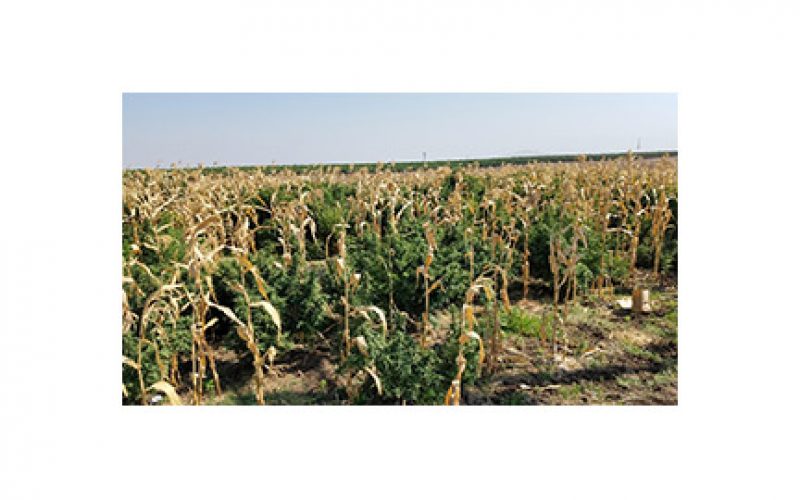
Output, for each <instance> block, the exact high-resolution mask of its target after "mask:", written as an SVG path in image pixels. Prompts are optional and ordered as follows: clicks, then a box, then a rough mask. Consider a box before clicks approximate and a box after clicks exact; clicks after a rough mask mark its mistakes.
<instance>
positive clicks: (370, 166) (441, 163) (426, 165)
mask: <svg viewBox="0 0 800 500" xmlns="http://www.w3.org/2000/svg"><path fill="white" fill-rule="evenodd" d="M627 154H628V153H627V152H622V153H592V154H585V155H583V156H585V157H586V159H587V160H591V161H597V160H603V159H607V160H608V159H613V158H619V157H621V156H625V155H627ZM635 156H636V157H637V158H659V157H662V156H669V157H675V156H678V152H677V151H646V152H637V153H635ZM580 157H581V155H577V154H574V155H538V156H508V157H501V158H475V159H460V160H436V161H427V162H423V161H410V162H408V161H407V162H389V163H382V164H381V165H382V166H383V168H385V169H389V170H395V171H400V172H402V171H406V170H427V169H435V168H439V167H445V166H450V167H459V166H461V167H463V166H468V165H475V164H477V165H479V166H481V167H497V166H500V165H503V164H512V165H519V164H526V163H532V162H572V161H576V160H578V158H580ZM378 165H379V164H378V163H349V164H348V163H318V164H307V165H237V167H238V168H244V169H261V170H264V171H266V172H272V171H277V170H285V169H291V170H294V171H297V172H303V171H307V170H312V169H315V168H320V167H326V166H337V167H339V168H340V169H341V170H342V172H351V171H355V170H362V169H364V168H366V169H367V170H368V171H370V172H374V171H375V170H376V168H377V167H378ZM230 166H233V165H230ZM228 167H229V166H213V167H205V170H206V171H219V170H224V169H225V168H228Z"/></svg>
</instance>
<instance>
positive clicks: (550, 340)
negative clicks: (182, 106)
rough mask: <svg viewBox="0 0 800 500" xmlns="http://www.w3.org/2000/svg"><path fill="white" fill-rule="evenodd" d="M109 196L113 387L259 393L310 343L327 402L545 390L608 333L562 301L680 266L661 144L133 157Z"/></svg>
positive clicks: (156, 392) (654, 278)
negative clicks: (329, 155)
mask: <svg viewBox="0 0 800 500" xmlns="http://www.w3.org/2000/svg"><path fill="white" fill-rule="evenodd" d="M122 205H123V207H122V212H123V214H122V234H123V238H122V242H123V248H122V254H123V262H122V288H123V294H122V396H123V403H124V404H140V405H151V404H187V405H201V404H217V403H219V402H220V401H224V400H225V399H226V395H227V394H229V393H231V391H235V392H236V394H238V395H239V396H240V397H241V399H239V400H238V401H239V402H242V401H246V402H248V403H252V404H272V403H274V402H275V400H276V398H277V396H276V394H277V392H276V390H275V387H276V384H277V383H278V381H279V380H282V377H285V376H287V370H288V369H287V367H289V366H294V365H292V364H291V363H294V362H296V361H297V360H298V359H301V358H302V359H309V357H311V358H313V359H316V360H324V365H325V367H326V372H325V373H326V375H325V377H324V380H319V381H318V382H319V383H318V387H315V391H316V393H319V394H323V395H324V396H325V398H326V399H327V400H328V402H331V403H333V402H335V403H338V404H445V405H459V404H464V403H465V398H466V395H465V394H466V393H467V392H469V391H470V390H472V389H471V388H476V387H481V386H482V384H483V385H485V384H488V383H490V382H491V381H493V380H494V381H497V380H506V379H508V377H507V378H506V379H503V378H502V377H503V376H504V375H507V374H508V373H510V372H509V370H512V369H514V367H517V368H519V366H521V365H520V363H522V362H523V361H524V363H527V364H525V366H526V367H527V368H525V369H524V370H522V372H520V371H519V369H518V370H517V371H516V372H515V373H517V374H520V373H522V374H523V375H524V374H530V375H531V377H533V378H532V380H545V379H543V378H542V377H545V374H548V375H547V377H551V378H552V379H551V378H548V379H547V380H545V382H547V383H542V384H541V385H542V387H543V388H544V389H547V388H548V387H551V386H555V385H558V384H554V383H550V382H553V381H558V380H561V379H558V377H557V374H559V373H561V374H563V373H566V372H567V371H569V370H570V366H571V365H570V363H573V364H574V363H578V362H584V361H586V360H591V359H593V358H592V356H593V355H594V356H597V355H598V354H595V353H597V352H600V351H602V349H603V347H602V346H601V345H600V344H597V345H594V344H592V343H591V342H589V341H584V340H582V337H580V336H576V335H577V334H576V333H575V332H578V333H580V332H582V331H588V330H587V328H589V327H588V326H586V325H588V324H589V323H591V322H590V321H589V320H581V321H583V323H580V324H579V326H578V327H575V328H572V329H571V328H570V327H568V325H570V324H572V323H570V321H573V322H574V321H576V320H575V318H576V317H577V316H576V315H579V314H584V312H585V311H586V310H588V309H587V308H593V307H594V308H601V309H602V308H604V307H606V306H607V305H608V304H612V303H613V300H614V298H615V297H616V296H618V295H619V294H624V293H628V294H630V293H631V291H632V290H638V289H641V288H648V289H653V290H659V289H663V288H664V287H665V286H669V283H670V282H672V283H674V281H675V279H676V276H677V159H676V158H675V157H666V156H665V157H663V158H657V159H641V158H637V157H635V156H633V155H631V154H629V155H627V156H624V157H620V158H616V159H613V160H599V161H590V160H587V159H585V158H580V159H579V160H578V161H573V162H558V163H556V162H552V163H531V164H527V165H500V166H493V167H491V168H487V167H482V166H480V165H479V164H477V163H476V164H474V165H468V166H462V167H448V166H437V167H435V168H431V169H425V170H423V169H420V170H409V171H398V170H397V169H394V168H393V167H392V165H391V164H387V165H380V164H379V165H378V166H377V168H375V169H374V171H367V169H358V168H350V169H347V168H343V167H338V166H332V167H330V166H329V167H318V168H314V169H303V170H300V169H291V168H283V169H277V168H272V169H270V168H225V169H204V168H196V169H171V170H133V171H126V172H124V174H123V204H122ZM531 304H534V305H536V307H534V308H529V309H528V310H525V309H524V307H528V306H530V305H531ZM521 311H522V312H521ZM525 311H528V312H525ZM582 311H584V312H582ZM523 313H524V314H523ZM519 318H522V320H519V321H518V319H519ZM634 320H635V321H639V319H637V318H634ZM520 325H521V326H520ZM581 325H583V326H581ZM581 328H583V330H581ZM514 332H517V333H518V334H519V335H520V338H522V339H524V341H525V344H524V345H525V349H522V348H520V347H519V346H520V345H521V344H520V343H519V342H517V340H516V338H515V337H514V335H513V334H514ZM626 345H627V344H626ZM598 346H600V347H598ZM634 347H635V346H634ZM526 349H527V350H526ZM593 349H594V350H593ZM629 350H631V352H633V347H631V348H630V349H629ZM587 353H588V354H587ZM522 358H524V359H523V361H520V359H522ZM586 363H588V361H586ZM586 366H588V365H586ZM584 368H585V367H584ZM300 370H301V371H302V368H301V369H300ZM585 370H588V368H585ZM573 371H574V370H573ZM576 373H577V372H576ZM554 374H555V375H554ZM520 376H522V375H520ZM558 376H561V375H558ZM536 377H539V378H536ZM553 377H554V378H553ZM562 378H563V377H562ZM520 380H528V379H520ZM315 383H317V381H316V380H315ZM526 384H527V385H530V383H527V382H525V383H520V384H517V385H520V386H524V385H526ZM544 389H543V390H544Z"/></svg>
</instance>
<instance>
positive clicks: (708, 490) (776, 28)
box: [0, 0, 800, 499]
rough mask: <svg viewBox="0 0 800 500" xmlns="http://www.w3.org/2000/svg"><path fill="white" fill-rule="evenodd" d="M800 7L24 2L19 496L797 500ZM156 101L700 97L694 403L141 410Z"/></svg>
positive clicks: (685, 213) (686, 131) (2, 315)
mask: <svg viewBox="0 0 800 500" xmlns="http://www.w3.org/2000/svg"><path fill="white" fill-rule="evenodd" d="M795 5H796V4H793V3H792V2H767V1H763V0H762V1H759V2H722V1H717V2H711V1H693V2H685V3H682V2H642V1H628V2H623V1H605V2H599V1H595V2H592V1H581V2H574V1H572V2H570V1H561V2H555V1H549V2H521V1H519V2H511V1H492V2H488V1H486V2H479V1H465V0H462V1H439V2H431V1H429V2H423V1H407V2H385V1H375V0H372V1H342V0H340V1H338V2H323V1H317V2H311V1H294V2H281V3H279V2H265V1H253V2H246V1H238V2H204V1H196V0H195V1H191V2H177V1H176V2H165V1H158V2H156V1H139V2H131V3H122V2H107V1H106V2H86V1H72V2H26V3H22V2H17V3H15V4H11V3H10V2H9V3H4V4H3V7H1V8H0V9H1V11H0V47H2V49H1V50H2V73H3V76H2V77H0V86H2V92H0V126H2V130H0V141H2V148H1V149H0V152H1V153H0V161H2V165H3V171H2V177H1V178H0V222H1V223H2V225H1V226H0V294H1V296H0V417H2V420H0V460H1V461H2V464H0V497H3V498H9V499H17V498H20V499H22V498H120V499H126V498H162V497H170V498H237V497H240V498H242V497H245V496H248V497H250V495H254V497H258V498H296V497H303V498H330V497H334V498H338V497H345V498H373V499H374V498H407V497H409V496H412V497H418V498H428V497H433V496H434V495H436V496H437V497H438V498H471V497H482V498H516V497H517V496H523V495H524V496H530V497H537V498H615V499H619V498H671V499H672V498H791V497H793V498H797V494H798V487H797V483H796V479H795V480H793V479H792V478H791V477H790V475H792V474H796V472H797V449H798V444H800V443H798V431H797V422H798V413H797V411H796V409H795V406H796V404H795V401H796V400H797V397H798V395H797V393H798V391H797V385H796V382H797V380H798V376H797V369H796V359H797V353H798V340H797V337H798V327H797V319H796V310H797V295H796V293H795V291H796V289H797V287H796V284H797V280H798V272H797V256H798V251H797V244H796V233H797V226H798V225H797V222H796V218H797V217H796V216H797V214H798V209H797V204H796V201H797V197H798V196H797V188H798V186H797V180H798V175H797V170H798V160H797V158H798V156H797V151H796V150H797V146H798V141H797V137H798V126H797V123H798V111H800V106H798V101H799V100H798V95H797V89H798V88H800V86H799V85H798V84H799V83H800V82H798V78H797V75H796V74H795V68H796V67H797V50H796V47H797V46H800V44H798V35H797V21H798V18H799V16H798V11H797V8H796V7H795ZM146 91H174V92H186V91H227V92H238V91H252V92H265V91H281V92H291V91H442V92H451V91H495V92H506V91H507V92H514V91H525V92H531V91H552V92H568V91H581V92H600V91H624V92H629V91H643V92H650V91H657V92H678V93H679V151H680V159H679V163H680V167H679V177H680V200H681V225H680V259H681V260H680V316H679V324H680V326H679V332H680V334H679V337H680V363H679V366H680V369H679V373H680V390H679V401H680V404H679V405H678V406H677V407H664V408H658V407H655V408H638V407H623V408H607V407H581V408H555V407H549V408H539V407H530V408H519V407H506V408H504V407H489V408H487V407H482V408H467V407H461V408H323V407H300V408H274V407H271V408H250V407H247V408H245V407H241V408H237V407H233V408H199V409H198V408H188V407H186V408H167V407H159V408H123V407H122V406H121V405H120V395H119V391H120V384H119V379H120V356H119V352H120V336H119V335H120V334H119V328H120V308H121V305H120V293H119V290H120V272H121V271H120V269H121V260H120V259H121V256H120V253H121V252H120V248H119V245H120V200H121V175H120V168H119V165H120V164H121V94H122V93H123V92H146ZM512 495H513V496H512ZM254 497H250V498H254Z"/></svg>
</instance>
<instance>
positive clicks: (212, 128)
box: [122, 94, 678, 167]
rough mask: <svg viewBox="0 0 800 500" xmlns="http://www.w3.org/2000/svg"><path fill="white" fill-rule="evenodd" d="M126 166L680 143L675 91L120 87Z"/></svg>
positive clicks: (673, 146)
mask: <svg viewBox="0 0 800 500" xmlns="http://www.w3.org/2000/svg"><path fill="white" fill-rule="evenodd" d="M122 104H123V113H122V115H123V160H122V162H123V166H125V167H147V166H156V165H162V166H168V165H169V164H170V163H172V162H181V163H182V164H184V165H194V164H197V163H198V162H203V163H205V164H212V163H213V162H217V163H219V164H222V165H244V164H247V165H251V164H272V163H273V162H275V163H277V164H294V163H340V162H344V163H347V162H374V161H392V160H396V161H401V160H420V159H422V155H423V152H425V153H427V158H428V159H429V160H435V159H457V158H485V157H492V156H510V155H526V154H549V153H595V152H596V153H603V152H616V151H627V150H628V149H633V150H636V147H637V143H639V142H640V144H641V149H642V150H661V149H677V146H678V139H677V137H678V98H677V94H123V99H122Z"/></svg>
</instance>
